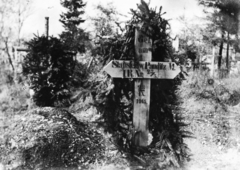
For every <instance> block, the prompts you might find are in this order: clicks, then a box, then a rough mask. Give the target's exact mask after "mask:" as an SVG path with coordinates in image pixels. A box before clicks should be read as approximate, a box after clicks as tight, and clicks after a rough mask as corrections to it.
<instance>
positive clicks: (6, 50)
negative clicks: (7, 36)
mask: <svg viewBox="0 0 240 170" xmlns="http://www.w3.org/2000/svg"><path fill="white" fill-rule="evenodd" d="M4 44H5V52H6V54H7V56H8V61H9V63H10V65H11V67H12V70H13V72H14V70H15V69H14V65H13V62H12V58H11V55H10V52H9V49H8V41H7V40H5V41H4Z"/></svg>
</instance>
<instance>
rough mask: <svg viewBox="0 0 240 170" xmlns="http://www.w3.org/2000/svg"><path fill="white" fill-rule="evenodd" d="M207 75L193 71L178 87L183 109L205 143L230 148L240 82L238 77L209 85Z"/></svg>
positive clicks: (219, 80)
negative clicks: (233, 106)
mask: <svg viewBox="0 0 240 170" xmlns="http://www.w3.org/2000/svg"><path fill="white" fill-rule="evenodd" d="M208 80H209V77H208V76H207V74H206V73H204V72H202V73H201V72H193V73H190V74H189V77H188V78H187V80H186V81H185V82H183V84H182V85H181V86H180V88H179V91H178V93H179V95H180V96H181V98H182V106H181V107H182V109H183V110H184V111H185V115H186V118H187V120H188V122H189V123H191V125H190V126H189V128H190V129H191V131H192V132H193V133H194V134H195V136H196V137H197V138H199V139H200V141H202V143H208V144H217V145H219V146H220V147H228V146H230V145H231V143H232V142H233V141H231V140H230V139H232V138H231V135H232V128H233V127H232V125H233V124H232V122H231V121H230V117H231V116H230V114H231V111H230V109H229V108H230V107H231V106H232V105H236V104H238V103H239V102H240V93H239V92H240V80H239V78H236V77H228V78H225V79H214V83H213V84H212V85H210V84H209V81H208Z"/></svg>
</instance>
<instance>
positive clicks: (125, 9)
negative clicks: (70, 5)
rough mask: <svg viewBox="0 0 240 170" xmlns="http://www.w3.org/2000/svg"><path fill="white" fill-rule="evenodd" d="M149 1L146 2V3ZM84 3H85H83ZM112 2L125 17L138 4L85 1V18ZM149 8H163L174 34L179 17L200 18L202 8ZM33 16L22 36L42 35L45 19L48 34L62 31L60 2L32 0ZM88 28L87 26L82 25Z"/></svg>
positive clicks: (170, 3)
mask: <svg viewBox="0 0 240 170" xmlns="http://www.w3.org/2000/svg"><path fill="white" fill-rule="evenodd" d="M148 1H149V0H146V2H148ZM85 2H86V1H85ZM108 2H113V5H114V6H115V7H116V8H117V10H118V11H119V12H121V13H122V14H125V15H127V14H128V13H129V12H130V9H131V8H132V9H136V7H137V6H136V4H137V3H140V0H87V6H86V9H85V13H86V14H85V18H88V17H89V16H94V14H95V10H94V6H96V5H97V4H99V3H101V4H107V3H108ZM150 6H151V7H158V8H159V7H160V6H162V7H163V9H162V10H163V11H165V12H167V14H165V15H164V17H165V18H166V19H171V21H170V24H171V27H172V31H173V33H174V34H177V32H178V31H179V30H180V29H181V24H179V22H178V20H177V18H179V16H181V15H185V16H186V17H188V18H189V19H191V18H194V17H196V16H202V8H200V7H199V6H198V4H197V0H151V3H150ZM33 8H34V10H33V14H32V15H30V16H29V17H28V18H27V20H26V22H25V25H24V27H23V30H22V35H24V36H27V37H31V35H32V34H33V33H34V34H39V35H42V34H43V33H44V30H45V17H46V16H48V17H49V18H50V19H49V34H50V35H54V36H56V35H58V34H59V33H61V31H62V30H63V28H62V26H61V23H60V22H59V18H60V16H59V14H60V13H61V12H62V11H63V7H62V6H61V5H60V0H34V4H33ZM84 27H85V28H88V25H87V24H85V25H84Z"/></svg>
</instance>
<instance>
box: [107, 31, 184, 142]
mask: <svg viewBox="0 0 240 170" xmlns="http://www.w3.org/2000/svg"><path fill="white" fill-rule="evenodd" d="M135 52H136V56H137V57H138V58H139V59H140V60H141V61H139V64H138V65H135V62H134V61H127V60H112V61H110V62H109V63H108V64H107V65H106V66H105V67H104V71H106V72H107V73H108V74H109V75H110V76H111V77H113V78H133V79H136V80H135V82H134V107H133V125H134V129H135V131H136V132H138V135H136V136H135V139H134V141H135V144H136V145H138V146H147V145H148V133H149V128H148V120H149V108H150V89H151V79H173V78H175V77H176V76H177V75H178V74H179V73H180V67H179V66H177V65H176V64H175V63H174V62H151V60H152V40H150V39H149V38H148V37H147V36H145V35H144V34H143V33H142V32H141V31H139V30H138V29H136V30H135ZM159 55H161V54H159Z"/></svg>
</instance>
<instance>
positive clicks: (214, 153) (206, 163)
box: [186, 139, 240, 170]
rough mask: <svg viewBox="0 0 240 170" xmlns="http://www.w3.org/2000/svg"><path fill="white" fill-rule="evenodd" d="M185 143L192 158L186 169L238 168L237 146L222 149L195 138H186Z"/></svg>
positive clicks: (219, 169) (217, 169) (213, 169)
mask: <svg viewBox="0 0 240 170" xmlns="http://www.w3.org/2000/svg"><path fill="white" fill-rule="evenodd" d="M186 142H187V144H188V146H189V148H190V149H191V150H192V154H193V156H192V160H191V161H190V162H189V163H188V164H187V165H186V170H239V169H240V159H239V158H240V150H239V148H229V149H226V150H225V149H222V148H221V147H218V146H216V145H215V146H213V145H205V144H202V143H200V142H199V141H198V140H197V139H188V140H187V141H186Z"/></svg>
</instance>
